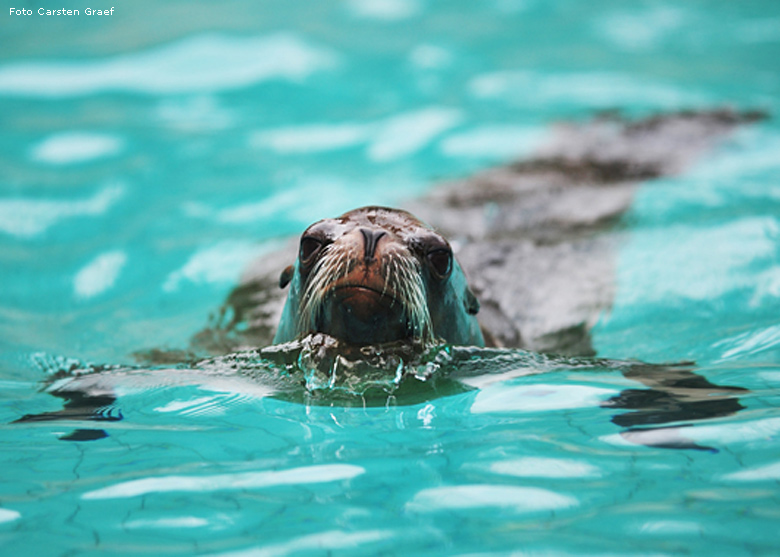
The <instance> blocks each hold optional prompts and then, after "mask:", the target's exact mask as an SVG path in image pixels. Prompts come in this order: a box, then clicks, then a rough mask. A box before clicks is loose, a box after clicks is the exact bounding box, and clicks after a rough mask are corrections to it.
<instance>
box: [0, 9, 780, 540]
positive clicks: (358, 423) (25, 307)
mask: <svg viewBox="0 0 780 557" xmlns="http://www.w3.org/2000/svg"><path fill="white" fill-rule="evenodd" d="M31 4H35V7H37V3H31ZM4 6H6V7H4V8H3V10H2V13H0V28H1V29H2V34H1V35H0V122H2V128H0V385H1V387H2V388H0V397H2V401H3V404H2V405H1V406H0V423H2V424H8V425H3V426H2V437H0V442H1V443H2V452H1V453H0V454H1V455H2V457H1V458H2V462H3V470H4V482H3V487H2V490H0V549H1V550H2V553H3V554H8V555H14V554H21V553H24V554H27V553H34V554H36V555H78V554H82V553H105V554H112V555H115V554H130V555H176V554H204V555H243V554H246V555H265V554H269V555H284V554H325V553H328V552H332V553H335V554H376V553H385V554H404V553H406V554H421V553H428V552H430V553H434V554H437V553H438V554H497V555H505V554H508V553H512V552H514V553H517V554H520V555H525V554H529V555H568V554H576V555H626V554H637V555H650V554H652V555H658V554H714V555H762V554H773V553H776V551H777V550H776V548H777V547H778V545H779V544H780V535H778V533H777V524H778V519H780V489H778V482H779V481H780V449H778V435H779V434H780V411H778V409H777V407H778V403H780V319H778V316H780V247H779V246H780V178H779V177H780V127H779V126H778V124H777V120H776V119H775V118H770V119H769V120H768V121H767V122H764V123H761V124H759V125H756V126H753V127H749V128H745V129H743V130H741V131H740V132H739V133H738V134H737V135H736V136H734V137H732V138H731V139H730V140H729V141H728V142H726V143H725V144H723V145H722V146H721V147H719V148H718V149H717V150H715V151H713V152H711V153H709V154H707V155H706V156H705V157H704V158H702V159H701V160H699V161H698V162H697V164H696V165H695V166H694V167H693V168H691V169H690V170H689V171H686V172H685V173H684V174H683V175H681V176H676V177H673V178H665V179H663V180H662V181H660V182H659V183H654V184H652V185H650V184H647V185H645V186H643V187H641V188H640V190H639V192H638V194H637V196H636V198H635V200H634V204H633V206H632V209H631V210H630V212H629V213H628V214H627V215H626V216H625V218H624V222H623V224H622V225H623V227H624V229H625V234H624V235H625V240H624V242H623V244H622V246H621V248H620V253H619V254H618V262H617V271H616V272H617V277H618V289H617V295H616V299H615V303H614V306H613V308H612V310H611V311H610V312H609V313H608V314H605V315H603V316H602V318H601V320H600V322H599V323H598V325H597V327H596V329H595V330H594V335H593V340H594V344H595V347H596V349H597V351H598V354H599V356H604V357H611V358H636V359H640V360H644V361H652V362H660V361H681V360H695V361H696V362H697V364H698V366H699V368H698V370H697V373H699V374H700V375H703V376H705V377H707V378H708V379H709V380H710V381H712V382H713V383H716V384H721V385H734V386H740V387H744V388H746V389H749V391H747V392H745V394H743V395H742V396H741V397H740V402H741V404H742V406H744V410H742V411H740V412H739V413H737V414H733V415H730V416H724V417H721V418H718V419H713V420H708V421H702V422H698V423H696V424H695V425H693V426H692V427H688V428H686V431H685V433H686V436H687V437H688V438H690V439H692V440H693V441H695V442H696V443H699V444H700V445H702V446H707V447H710V448H712V449H713V450H710V451H697V450H671V449H660V448H651V447H646V446H642V445H637V444H632V443H630V442H628V441H626V440H625V439H624V438H623V437H621V436H620V432H621V428H619V427H618V426H617V425H615V424H614V423H613V422H611V421H610V420H611V417H612V416H613V415H614V414H615V413H616V412H615V411H614V410H610V409H608V408H603V407H602V406H601V403H603V402H604V401H606V400H608V399H610V398H611V397H613V396H616V395H617V394H618V393H619V392H620V391H621V390H623V389H626V388H636V389H640V388H642V385H641V384H639V383H635V382H634V381H631V380H630V379H626V378H625V377H624V376H622V375H621V374H619V373H617V372H615V371H610V370H608V369H602V370H599V369H595V368H594V369H593V370H589V371H586V372H585V371H577V372H574V371H572V370H567V369H560V370H558V371H554V372H551V373H546V374H541V375H535V376H530V377H518V378H514V379H506V380H504V381H496V382H493V383H490V384H481V385H480V386H479V388H477V389H474V390H471V391H468V392H463V393H459V394H453V395H452V396H446V397H440V398H431V399H430V400H427V401H425V402H422V403H419V404H412V405H401V406H393V405H392V404H390V405H387V406H380V407H369V408H356V407H345V406H339V405H334V406H322V405H314V404H310V405H307V404H302V403H298V402H289V401H284V400H280V399H277V398H268V397H263V396H262V392H261V390H260V389H258V390H252V389H251V388H249V387H247V386H246V385H243V387H245V388H244V389H243V390H241V389H238V390H237V389H236V388H235V385H217V386H214V385H211V386H209V387H208V388H207V387H205V386H204V387H198V386H180V387H165V388H163V387H160V388H154V389H145V390H141V391H133V390H127V392H121V393H120V395H122V396H120V407H121V411H122V414H123V416H124V419H123V420H122V421H118V422H110V423H108V422H107V423H106V424H105V425H101V427H103V428H104V429H105V431H106V432H107V433H108V436H107V437H105V438H103V439H99V440H96V441H92V442H65V441H62V440H60V439H59V438H60V437H62V436H64V435H67V434H68V433H69V432H70V431H72V430H73V429H74V427H77V426H78V424H75V426H74V423H72V422H71V423H65V422H49V423H39V424H11V423H10V422H12V421H13V420H15V419H17V418H19V417H20V416H22V415H24V414H29V413H40V412H46V411H54V410H57V409H59V408H61V406H62V404H61V401H59V400H58V399H55V398H54V397H51V396H50V395H47V394H45V393H42V392H39V388H40V385H41V380H42V379H43V378H44V377H45V371H44V370H43V369H42V367H41V366H40V365H38V364H37V363H36V362H40V361H41V360H45V359H46V358H48V357H57V356H59V357H68V358H78V359H82V360H86V361H93V362H108V363H117V364H121V363H124V364H132V363H133V362H134V360H133V357H132V353H133V352H135V351H137V350H142V349H146V348H150V347H159V346H163V347H171V348H176V347H183V346H186V345H187V343H188V341H189V338H190V337H191V335H192V334H194V333H195V332H197V331H198V330H200V329H201V328H202V327H203V326H204V324H205V322H206V320H207V318H208V316H209V314H210V312H212V311H213V310H214V309H215V308H216V307H218V306H219V304H220V303H221V302H222V300H223V299H224V297H225V295H226V294H227V293H228V292H229V290H230V288H231V286H233V285H234V284H235V283H236V280H237V278H238V276H239V275H240V272H241V270H242V269H243V267H244V266H245V265H246V264H247V263H248V262H249V261H250V260H252V259H253V258H254V257H257V256H258V255H261V254H262V253H264V252H266V251H269V250H272V249H274V247H275V246H278V244H279V242H280V241H281V240H282V239H283V238H286V237H287V236H289V235H294V234H297V233H299V232H300V231H301V230H302V228H303V227H305V226H306V225H308V224H309V223H311V222H313V221H314V220H316V219H318V218H321V217H325V216H333V215H335V214H338V213H339V212H341V211H344V210H347V209H350V208H353V207H356V206H359V205H363V204H367V203H381V204H395V203H399V202H402V201H403V200H404V199H407V198H410V197H414V196H416V195H419V194H421V193H423V192H425V191H427V190H428V189H429V188H430V187H431V186H432V185H433V184H434V183H436V182H437V181H440V180H442V179H447V178H453V177H460V176H463V175H466V174H468V173H469V172H473V171H475V170H478V169H481V168H485V167H487V166H489V165H492V164H496V163H500V162H504V161H508V160H511V159H512V158H514V157H517V156H522V155H525V154H528V153H530V152H532V151H533V149H534V148H535V147H536V146H538V145H540V144H541V143H542V142H543V141H544V138H545V136H546V134H547V133H548V132H549V129H550V126H552V125H553V124H554V123H555V122H556V121H560V120H562V119H576V120H584V119H587V118H588V117H590V116H592V115H593V114H594V113H595V112H597V111H599V110H604V109H613V108H618V109H621V110H622V111H624V112H626V113H628V114H633V115H642V114H648V113H653V112H660V111H669V110H675V109H682V108H709V107H718V106H724V105H731V106H736V107H739V108H760V109H764V110H768V111H769V112H770V113H771V114H774V115H776V114H777V113H778V112H779V111H780V102H778V99H779V98H780V72H778V63H777V60H778V59H780V8H778V7H777V5H776V3H775V2H771V1H763V2H759V1H755V2H749V3H743V4H738V3H733V2H718V1H709V2H704V1H700V2H688V3H685V4H684V5H679V3H672V2H642V3H635V4H630V5H629V4H627V3H624V2H614V1H613V2H608V1H597V2H583V1H565V0H559V1H546V2H542V1H533V0H495V1H490V2H481V3H474V2H465V1H464V2H454V1H453V2H447V3H444V2H428V1H423V0H365V1H363V2H358V1H344V2H318V3H313V2H286V3H284V4H283V5H282V4H274V5H271V4H259V3H253V2H248V1H240V0H236V1H234V2H220V3H211V2H187V3H181V2H146V1H141V0H139V1H135V2H133V3H132V6H118V7H117V10H116V12H115V14H114V15H113V16H110V17H103V18H102V19H97V18H96V17H91V18H90V17H86V16H80V17H77V18H76V17H72V18H68V17H48V18H47V17H43V16H41V17H39V16H37V15H33V16H26V17H25V16H9V15H8V3H7V2H4ZM69 7H72V8H74V9H82V10H83V9H84V8H85V7H88V4H85V3H82V2H77V1H74V2H73V3H72V6H69ZM44 355H47V356H44ZM682 425H685V424H682Z"/></svg>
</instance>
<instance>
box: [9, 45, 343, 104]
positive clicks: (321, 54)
mask: <svg viewBox="0 0 780 557" xmlns="http://www.w3.org/2000/svg"><path fill="white" fill-rule="evenodd" d="M338 61H339V57H338V56H337V55H336V54H335V53H334V52H332V51H331V50H330V49H327V48H324V47H318V46H311V45H309V44H308V43H307V42H305V41H303V40H302V39H300V38H299V37H297V36H296V35H294V34H292V33H276V34H273V35H269V36H264V37H231V36H226V35H219V34H204V35H198V36H195V37H190V38H186V39H183V40H180V41H176V42H174V43H171V44H167V45H164V46H160V47H157V48H153V49H150V50H147V51H145V52H139V53H133V54H123V55H119V56H114V57H112V58H106V59H102V60H90V61H83V62H18V63H12V64H6V65H5V66H3V67H0V95H7V96H34V97H52V98H56V97H75V96H80V95H90V94H94V93H99V92H104V91H133V92H138V93H146V94H178V93H196V92H209V91H220V90H227V89H236V88H239V87H246V86H248V85H252V84H255V83H259V82H262V81H268V80H274V79H280V80H287V81H294V82H297V81H301V80H303V79H305V78H306V77H308V76H309V75H311V74H313V73H315V72H318V71H321V70H326V69H331V68H333V67H334V66H336V65H337V64H338Z"/></svg>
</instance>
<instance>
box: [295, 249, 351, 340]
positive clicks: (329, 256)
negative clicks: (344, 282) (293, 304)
mask: <svg viewBox="0 0 780 557" xmlns="http://www.w3.org/2000/svg"><path fill="white" fill-rule="evenodd" d="M353 265H354V262H353V261H352V259H351V258H350V257H349V249H348V248H347V246H343V245H338V244H330V245H328V246H325V247H324V248H323V250H322V255H321V256H320V259H319V261H317V263H316V264H315V265H314V268H313V269H312V271H311V276H310V277H309V280H308V283H307V285H306V288H305V290H304V293H303V297H302V299H301V309H300V313H299V317H298V330H300V331H305V330H308V329H309V328H310V327H311V326H313V324H314V323H315V322H316V320H317V318H318V317H319V313H320V311H322V307H323V304H324V301H325V295H326V294H327V293H328V288H327V287H328V283H330V282H331V281H332V280H333V277H334V276H338V272H339V271H341V272H342V276H343V277H346V276H347V273H348V272H349V270H350V269H351V267H352V266H353Z"/></svg>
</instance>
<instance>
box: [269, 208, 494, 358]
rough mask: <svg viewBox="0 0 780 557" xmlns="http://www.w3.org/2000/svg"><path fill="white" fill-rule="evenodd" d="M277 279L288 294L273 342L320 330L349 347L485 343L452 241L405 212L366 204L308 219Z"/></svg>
mask: <svg viewBox="0 0 780 557" xmlns="http://www.w3.org/2000/svg"><path fill="white" fill-rule="evenodd" d="M279 284H280V286H281V287H283V288H284V287H285V286H286V285H287V284H289V285H290V291H289V293H288V296H287V301H286V303H285V307H284V311H283V313H282V318H281V321H280V323H279V328H278V329H277V331H276V336H275V337H274V343H281V342H289V341H292V340H294V339H297V338H301V337H303V336H305V335H307V334H311V333H325V334H327V335H330V336H332V337H335V338H336V339H339V340H340V341H344V342H346V343H349V344H354V345H370V344H380V343H386V342H395V341H406V340H419V341H422V342H424V343H432V342H436V341H444V342H447V343H449V344H458V345H474V346H483V345H484V340H483V337H482V333H481V331H480V328H479V324H478V323H477V319H476V317H475V315H476V313H477V311H478V310H479V302H478V301H477V299H476V297H475V296H474V294H473V293H472V292H471V290H470V289H469V287H468V284H467V283H466V277H465V276H464V274H463V270H462V269H461V268H460V265H458V262H457V261H456V260H455V258H454V256H453V254H452V248H451V247H450V244H449V242H447V240H446V239H445V238H443V237H442V236H441V235H440V234H438V233H437V232H436V231H435V230H433V229H432V228H430V227H429V226H427V225H426V224H424V223H422V222H421V221H419V220H418V219H417V218H415V217H414V216H413V215H411V214H410V213H407V212H406V211H401V210H397V209H389V208H386V207H363V208H360V209H355V210H353V211H350V212H348V213H345V214H343V215H341V216H340V217H338V218H335V219H325V220H321V221H319V222H316V223H314V224H312V225H311V226H310V227H309V228H307V229H306V231H305V232H304V233H303V235H302V236H301V241H300V247H299V250H298V259H297V261H296V262H295V265H291V266H290V267H288V268H287V269H285V271H284V272H283V273H282V276H281V278H280V281H279Z"/></svg>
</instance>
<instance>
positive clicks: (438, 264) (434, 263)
mask: <svg viewBox="0 0 780 557" xmlns="http://www.w3.org/2000/svg"><path fill="white" fill-rule="evenodd" d="M428 263H430V265H431V269H433V272H434V273H436V276H438V277H439V278H445V277H446V276H447V275H449V274H450V271H452V252H451V251H450V250H448V249H435V250H432V251H429V252H428Z"/></svg>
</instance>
